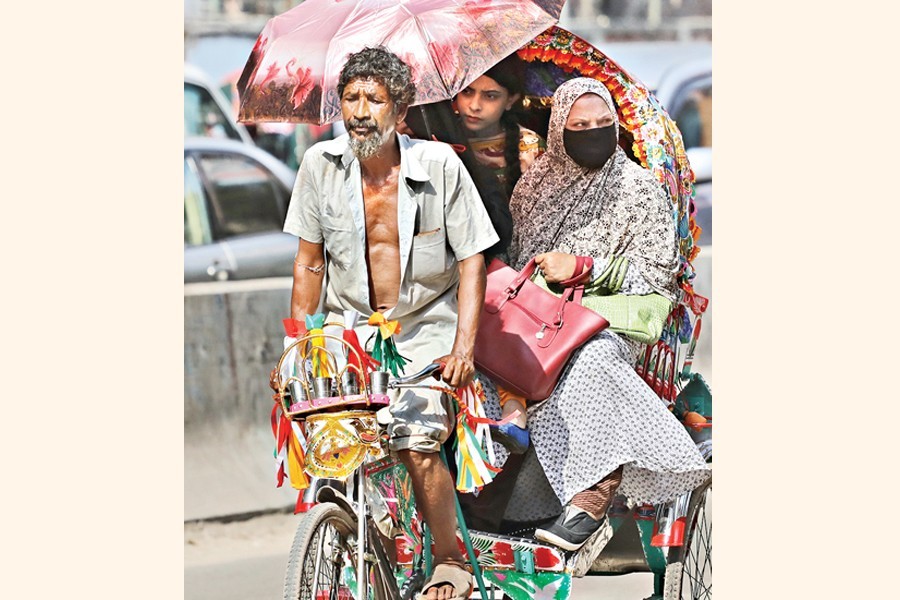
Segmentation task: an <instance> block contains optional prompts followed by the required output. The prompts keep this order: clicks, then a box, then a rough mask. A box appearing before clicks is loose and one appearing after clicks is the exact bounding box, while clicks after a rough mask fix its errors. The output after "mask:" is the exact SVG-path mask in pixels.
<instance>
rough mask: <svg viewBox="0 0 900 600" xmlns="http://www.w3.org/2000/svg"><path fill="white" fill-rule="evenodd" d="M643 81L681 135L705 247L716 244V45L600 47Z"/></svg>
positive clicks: (602, 44)
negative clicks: (713, 80)
mask: <svg viewBox="0 0 900 600" xmlns="http://www.w3.org/2000/svg"><path fill="white" fill-rule="evenodd" d="M597 48H599V49H600V50H601V51H603V53H605V54H606V55H607V56H609V57H610V58H612V59H613V60H614V61H616V63H618V64H619V66H620V67H622V68H623V69H625V70H626V71H628V73H630V74H631V75H633V76H634V77H637V78H638V79H640V80H641V81H642V82H643V83H644V85H646V86H647V87H648V88H649V89H650V90H651V91H652V92H653V94H654V95H655V96H656V98H657V99H658V100H659V101H660V103H661V104H662V105H663V107H664V108H665V109H666V111H667V112H668V113H669V116H670V117H672V119H673V120H674V121H675V123H676V124H677V125H678V129H679V130H680V131H681V136H682V139H683V140H684V147H685V149H686V150H687V155H688V160H689V161H690V163H691V168H692V169H693V170H694V191H695V195H694V206H695V208H696V214H695V219H696V221H697V224H698V225H699V226H700V228H701V229H702V230H703V231H702V232H701V234H700V240H699V244H700V245H701V246H708V245H711V244H712V45H711V44H710V43H709V42H684V43H683V42H617V43H607V44H604V43H602V42H600V43H599V45H597Z"/></svg>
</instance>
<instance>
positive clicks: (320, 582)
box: [284, 502, 355, 600]
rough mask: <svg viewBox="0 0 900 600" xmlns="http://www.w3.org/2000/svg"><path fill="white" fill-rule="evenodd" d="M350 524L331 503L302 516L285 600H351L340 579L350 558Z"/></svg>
mask: <svg viewBox="0 0 900 600" xmlns="http://www.w3.org/2000/svg"><path fill="white" fill-rule="evenodd" d="M354 532H355V528H354V524H353V520H352V519H351V517H350V515H348V514H347V513H346V512H345V511H344V509H342V508H341V507H339V506H338V505H336V504H332V503H330V502H326V503H322V504H318V505H316V506H315V507H313V508H312V509H311V510H310V511H309V512H307V513H305V514H304V515H303V516H302V517H301V520H300V524H299V525H298V526H297V533H295V534H294V542H293V544H292V545H291V552H290V556H289V558H288V565H287V572H286V573H285V577H284V599H285V600H317V599H318V598H322V597H325V598H337V599H340V600H344V598H348V599H349V598H350V597H352V596H351V592H350V588H349V587H348V586H347V585H346V582H345V581H344V577H343V567H344V564H345V556H346V555H347V554H350V555H352V554H353V549H352V547H351V546H350V543H349V538H350V536H351V535H353V534H354Z"/></svg>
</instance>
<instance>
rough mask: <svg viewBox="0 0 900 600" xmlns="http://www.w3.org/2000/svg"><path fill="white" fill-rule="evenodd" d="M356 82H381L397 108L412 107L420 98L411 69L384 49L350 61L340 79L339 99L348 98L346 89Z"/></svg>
mask: <svg viewBox="0 0 900 600" xmlns="http://www.w3.org/2000/svg"><path fill="white" fill-rule="evenodd" d="M354 79H374V80H376V81H378V82H379V83H381V84H382V85H383V86H384V87H386V88H387V91H388V95H389V96H390V97H391V100H393V102H394V104H405V105H407V106H408V105H410V104H412V101H413V99H415V97H416V84H415V83H413V81H412V71H411V70H410V68H409V65H407V64H406V63H405V62H403V61H402V60H400V57H398V56H397V55H396V54H394V53H393V52H391V51H390V50H388V49H387V48H385V47H384V46H375V47H369V48H363V49H362V50H360V51H359V52H356V53H354V54H351V55H350V56H348V57H347V62H346V63H344V68H343V69H341V76H340V78H339V79H338V86H337V91H338V98H340V97H341V96H343V95H344V88H345V87H347V84H348V83H350V82H351V81H353V80H354Z"/></svg>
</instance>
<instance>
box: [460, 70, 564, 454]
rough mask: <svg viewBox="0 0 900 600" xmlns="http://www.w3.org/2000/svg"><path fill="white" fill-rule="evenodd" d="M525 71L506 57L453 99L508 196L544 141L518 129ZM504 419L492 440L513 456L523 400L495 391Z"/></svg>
mask: <svg viewBox="0 0 900 600" xmlns="http://www.w3.org/2000/svg"><path fill="white" fill-rule="evenodd" d="M524 80H525V72H524V66H523V63H522V61H521V59H519V57H518V56H516V55H515V54H511V55H510V56H508V57H506V58H505V59H503V60H502V61H500V62H499V63H497V64H496V65H494V66H493V67H491V68H490V69H488V71H487V72H486V73H485V74H484V75H482V76H481V77H479V78H478V79H476V80H475V81H473V82H472V83H471V84H469V86H468V87H466V88H465V89H464V90H463V91H461V92H460V93H459V94H458V95H457V96H456V108H457V111H458V112H459V119H460V122H461V123H462V126H463V128H464V129H465V132H466V137H467V139H468V145H469V147H470V148H471V150H472V152H473V153H474V154H475V158H476V159H477V160H478V162H479V163H481V164H482V165H484V166H485V167H487V168H489V169H490V170H491V171H492V172H493V173H494V176H495V177H496V178H497V181H498V182H499V184H500V185H501V186H502V188H503V190H504V191H505V192H506V197H507V198H509V197H511V196H512V192H513V188H515V186H516V183H518V181H519V178H520V177H521V176H522V173H524V172H525V171H527V170H528V168H529V167H530V166H531V165H532V164H533V163H534V161H535V160H537V158H538V157H539V156H540V155H541V154H543V153H544V150H545V149H546V147H547V144H546V143H545V142H544V139H543V138H542V137H541V136H540V135H538V134H537V133H535V132H534V131H531V130H530V129H526V128H525V127H522V126H521V125H519V123H518V117H519V114H518V113H519V109H520V107H521V105H522V97H523V94H524V90H525V86H524V83H525V82H524ZM498 392H499V394H500V403H501V406H502V407H503V417H504V418H506V417H510V416H511V415H513V414H514V413H516V411H518V416H515V417H513V419H512V421H511V422H509V423H507V424H505V425H501V426H499V427H495V428H493V430H494V436H495V438H496V439H497V441H499V442H501V443H502V444H503V445H504V446H506V447H507V448H508V449H509V450H510V451H511V452H514V453H516V454H521V453H524V452H525V451H526V450H527V449H528V444H529V439H530V438H529V435H528V430H527V429H526V428H525V427H526V417H525V399H524V398H522V397H520V396H518V395H517V394H514V393H512V392H510V391H508V390H505V389H502V388H499V389H498Z"/></svg>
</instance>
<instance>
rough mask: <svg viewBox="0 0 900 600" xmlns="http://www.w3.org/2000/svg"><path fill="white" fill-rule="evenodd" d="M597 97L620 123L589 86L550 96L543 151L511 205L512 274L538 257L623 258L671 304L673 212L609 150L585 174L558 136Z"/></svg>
mask: <svg viewBox="0 0 900 600" xmlns="http://www.w3.org/2000/svg"><path fill="white" fill-rule="evenodd" d="M588 93H593V94H597V95H598V96H600V97H601V98H603V101H604V102H606V105H607V106H608V107H609V110H610V112H611V113H612V115H613V120H614V122H615V128H616V132H617V135H618V127H619V121H618V116H617V115H616V108H615V105H614V104H613V101H612V97H611V96H610V94H609V91H608V90H607V89H606V87H604V85H603V84H602V83H600V82H599V81H597V80H595V79H590V78H585V77H580V78H577V79H571V80H569V81H567V82H565V83H564V84H562V85H561V86H559V88H557V90H556V93H555V94H554V95H553V109H552V111H551V113H550V124H549V130H548V133H547V151H546V152H545V153H544V155H543V156H541V157H540V158H539V159H538V160H537V161H536V162H535V163H534V164H533V165H532V166H531V168H530V169H528V171H526V172H525V174H524V175H523V176H522V178H521V179H520V180H519V183H518V185H516V188H515V190H514V192H513V195H512V198H511V199H510V204H509V208H510V212H511V213H512V217H513V224H514V226H513V239H512V242H511V244H510V248H509V257H510V262H511V266H513V268H515V269H516V270H519V269H521V268H522V267H524V266H525V264H526V263H527V262H528V261H529V260H530V259H531V258H533V257H534V256H535V255H537V254H541V253H543V252H551V251H557V252H565V253H568V254H575V255H582V256H593V257H595V258H596V257H600V258H605V257H612V256H624V257H625V258H627V259H628V260H629V263H630V265H633V266H635V267H636V268H637V269H639V270H640V272H641V274H642V275H643V276H644V279H646V280H647V282H648V283H649V284H650V285H652V286H653V288H654V289H655V290H656V291H657V292H659V293H660V294H662V295H663V296H665V297H667V298H668V299H670V300H673V301H674V300H675V299H676V295H677V285H676V280H675V276H676V273H677V271H678V253H677V240H676V236H675V220H674V216H673V215H672V208H671V205H670V203H669V200H668V198H667V197H666V194H665V192H664V191H663V188H662V186H661V185H660V184H659V183H658V182H657V181H656V179H654V178H653V175H652V174H651V173H650V171H648V170H647V169H644V168H643V167H641V166H640V165H638V164H636V163H634V162H632V161H631V160H630V159H629V158H628V157H627V156H626V155H625V152H624V151H623V150H622V149H621V148H620V147H618V146H617V147H616V151H615V153H614V154H613V155H612V157H611V158H610V159H609V160H608V161H607V162H606V164H605V165H604V166H603V167H602V168H600V169H593V170H592V169H586V168H584V167H581V166H579V165H578V164H576V163H575V161H574V160H572V158H571V157H570V156H569V155H568V154H566V151H565V146H564V144H563V129H564V128H565V124H566V120H567V119H568V117H569V112H570V111H571V110H572V105H573V104H574V103H575V101H576V100H577V99H578V98H580V97H581V96H583V95H584V94H588Z"/></svg>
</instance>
